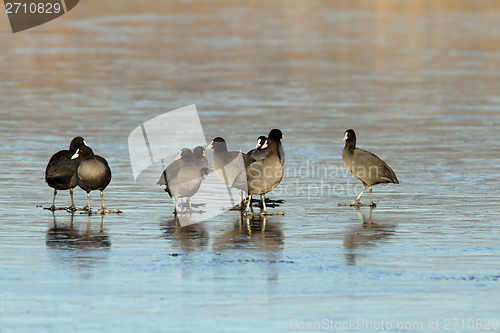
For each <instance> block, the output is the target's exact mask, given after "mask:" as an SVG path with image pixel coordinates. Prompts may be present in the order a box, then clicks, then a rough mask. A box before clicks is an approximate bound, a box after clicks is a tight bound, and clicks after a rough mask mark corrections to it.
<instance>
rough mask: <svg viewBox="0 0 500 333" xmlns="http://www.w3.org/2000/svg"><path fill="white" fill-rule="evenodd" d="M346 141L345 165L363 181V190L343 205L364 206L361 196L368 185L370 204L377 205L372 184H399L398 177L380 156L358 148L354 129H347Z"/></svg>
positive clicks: (343, 155)
mask: <svg viewBox="0 0 500 333" xmlns="http://www.w3.org/2000/svg"><path fill="white" fill-rule="evenodd" d="M344 141H345V147H344V151H343V152H342V159H343V160H344V165H345V167H346V169H347V171H349V172H350V173H351V174H352V175H353V176H354V177H356V178H358V179H359V180H361V181H362V182H363V190H362V191H361V193H360V194H359V195H358V197H357V198H356V200H354V201H353V202H351V203H350V204H342V206H362V205H361V203H360V198H361V196H362V195H363V193H364V191H365V190H366V187H367V186H368V188H369V189H370V205H369V206H372V207H373V206H376V204H375V203H373V198H372V186H373V185H377V184H381V183H395V184H399V181H398V178H397V177H396V174H395V173H394V171H392V169H391V168H390V167H389V166H388V165H387V164H386V163H385V162H384V161H382V160H381V159H380V158H379V157H378V156H376V155H375V154H373V153H370V152H369V151H366V150H363V149H360V148H356V134H355V133H354V130H352V129H348V130H347V131H345V134H344Z"/></svg>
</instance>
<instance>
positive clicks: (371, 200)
mask: <svg viewBox="0 0 500 333" xmlns="http://www.w3.org/2000/svg"><path fill="white" fill-rule="evenodd" d="M368 188H369V189H370V207H375V206H377V204H376V203H374V202H373V198H372V187H371V186H369V187H368ZM370 212H371V211H370Z"/></svg>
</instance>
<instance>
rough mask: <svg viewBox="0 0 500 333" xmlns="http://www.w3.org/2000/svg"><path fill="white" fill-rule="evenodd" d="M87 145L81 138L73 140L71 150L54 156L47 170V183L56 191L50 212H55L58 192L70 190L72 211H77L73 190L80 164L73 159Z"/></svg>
mask: <svg viewBox="0 0 500 333" xmlns="http://www.w3.org/2000/svg"><path fill="white" fill-rule="evenodd" d="M84 145H86V143H85V140H84V139H83V138H82V137H81V136H77V137H75V138H74V139H73V140H71V143H70V145H69V150H61V151H58V152H57V153H55V154H54V155H52V157H51V158H50V160H49V163H48V164H47V168H46V169H45V181H46V182H47V184H48V185H49V186H50V187H52V188H53V189H54V198H53V200H52V206H51V207H50V210H55V209H56V207H55V201H56V194H57V190H69V194H70V197H71V206H69V207H68V209H70V210H75V209H76V208H75V202H74V201H73V188H75V187H76V186H77V180H76V170H77V168H78V165H79V164H80V161H79V160H72V159H71V157H72V156H73V155H74V154H75V153H76V151H77V150H78V148H80V147H81V146H84Z"/></svg>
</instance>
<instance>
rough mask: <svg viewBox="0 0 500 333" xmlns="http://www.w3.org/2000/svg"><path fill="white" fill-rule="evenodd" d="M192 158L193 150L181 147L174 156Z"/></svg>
mask: <svg viewBox="0 0 500 333" xmlns="http://www.w3.org/2000/svg"><path fill="white" fill-rule="evenodd" d="M190 158H191V159H192V158H193V152H192V151H191V149H189V148H182V149H181V151H180V152H179V155H177V157H176V158H175V159H176V160H180V159H183V160H189V159H190Z"/></svg>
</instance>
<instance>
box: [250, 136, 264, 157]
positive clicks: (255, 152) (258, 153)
mask: <svg viewBox="0 0 500 333" xmlns="http://www.w3.org/2000/svg"><path fill="white" fill-rule="evenodd" d="M266 140H267V138H266V137H265V136H263V135H261V136H259V138H258V139H257V145H256V146H255V149H252V150H250V151H249V152H248V153H247V155H248V156H250V157H252V158H254V159H255V160H256V161H258V160H263V159H264V158H266V156H267V152H266V150H265V148H262V146H263V145H264V143H265V142H266Z"/></svg>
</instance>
